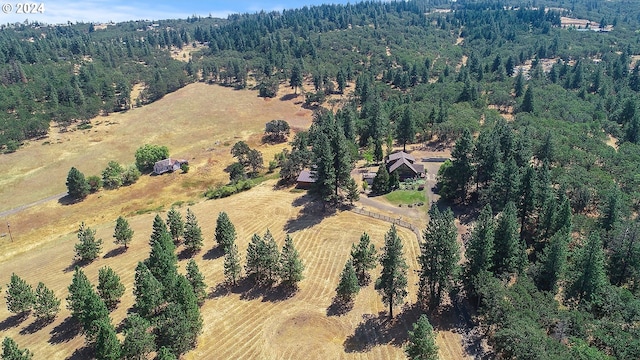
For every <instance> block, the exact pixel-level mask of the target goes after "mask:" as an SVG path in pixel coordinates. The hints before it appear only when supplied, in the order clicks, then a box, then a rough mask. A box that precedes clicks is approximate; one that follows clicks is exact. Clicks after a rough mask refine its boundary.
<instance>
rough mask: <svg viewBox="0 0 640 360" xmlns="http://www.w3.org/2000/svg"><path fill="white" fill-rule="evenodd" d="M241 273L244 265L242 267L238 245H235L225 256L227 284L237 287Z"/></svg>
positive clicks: (230, 247) (225, 278)
mask: <svg viewBox="0 0 640 360" xmlns="http://www.w3.org/2000/svg"><path fill="white" fill-rule="evenodd" d="M247 265H248V264H247ZM241 273H242V265H240V254H239V253H238V245H236V244H235V243H234V244H232V245H231V246H229V247H228V248H227V251H226V252H225V254H224V280H225V281H226V283H227V284H231V285H233V286H236V285H237V284H238V279H240V276H241Z"/></svg>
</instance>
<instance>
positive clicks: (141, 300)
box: [133, 261, 164, 319]
mask: <svg viewBox="0 0 640 360" xmlns="http://www.w3.org/2000/svg"><path fill="white" fill-rule="evenodd" d="M133 295H134V296H135V297H136V312H137V313H138V314H140V316H142V317H143V318H145V319H149V318H151V316H152V315H154V314H155V313H156V311H157V309H158V308H159V307H160V305H161V304H162V303H164V296H163V288H162V284H161V283H160V282H159V281H158V280H157V279H156V278H155V277H154V276H153V274H152V273H151V271H149V268H147V266H146V265H145V264H144V262H142V261H141V262H139V263H138V266H136V274H135V279H134V284H133Z"/></svg>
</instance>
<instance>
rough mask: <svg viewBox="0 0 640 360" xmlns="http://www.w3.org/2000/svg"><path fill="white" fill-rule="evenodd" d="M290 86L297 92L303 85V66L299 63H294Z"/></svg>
mask: <svg viewBox="0 0 640 360" xmlns="http://www.w3.org/2000/svg"><path fill="white" fill-rule="evenodd" d="M289 86H291V88H292V89H293V90H294V91H293V93H294V94H297V93H298V88H299V87H302V68H301V66H300V65H299V64H293V67H292V68H291V77H290V78H289Z"/></svg>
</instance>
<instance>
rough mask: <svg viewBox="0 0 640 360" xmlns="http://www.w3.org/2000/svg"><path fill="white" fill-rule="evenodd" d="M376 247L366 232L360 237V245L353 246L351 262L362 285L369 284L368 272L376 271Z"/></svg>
mask: <svg viewBox="0 0 640 360" xmlns="http://www.w3.org/2000/svg"><path fill="white" fill-rule="evenodd" d="M376 253H377V251H376V247H375V245H373V244H372V243H371V239H370V238H369V235H368V234H367V233H366V232H365V233H362V235H361V236H360V242H358V245H357V246H356V244H351V261H352V263H353V267H354V268H355V271H356V274H357V275H358V280H359V283H360V285H364V284H365V283H366V282H367V278H368V273H367V271H369V270H372V269H375V267H376V263H377V261H378V258H377V256H376Z"/></svg>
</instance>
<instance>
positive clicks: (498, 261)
mask: <svg viewBox="0 0 640 360" xmlns="http://www.w3.org/2000/svg"><path fill="white" fill-rule="evenodd" d="M495 249H496V252H495V255H494V259H493V263H494V265H495V268H494V272H495V273H497V274H505V273H506V274H511V273H520V272H522V270H524V267H525V265H526V264H527V253H526V249H525V244H524V242H523V241H521V240H520V238H519V236H518V222H517V219H516V207H515V205H514V204H513V202H508V203H507V206H506V207H505V209H504V211H503V212H502V214H500V216H499V218H498V225H497V227H496V233H495Z"/></svg>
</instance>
